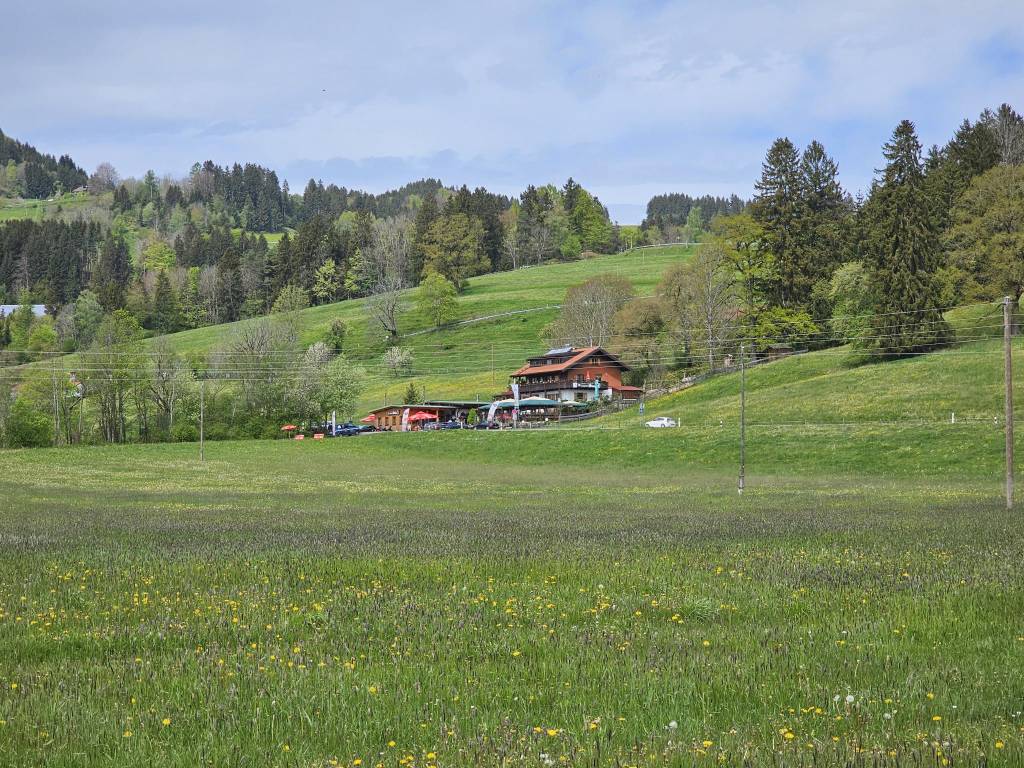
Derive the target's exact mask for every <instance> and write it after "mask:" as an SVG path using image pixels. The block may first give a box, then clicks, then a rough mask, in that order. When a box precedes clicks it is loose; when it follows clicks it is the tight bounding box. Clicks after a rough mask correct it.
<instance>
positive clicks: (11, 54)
mask: <svg viewBox="0 0 1024 768" xmlns="http://www.w3.org/2000/svg"><path fill="white" fill-rule="evenodd" d="M3 20H4V27H5V33H4V45H3V46H0V70H2V71H4V72H7V73H8V76H7V77H4V78H2V79H0V129H2V130H3V131H4V132H5V133H7V134H8V135H11V136H14V137H16V138H19V139H22V140H24V141H28V142H29V143H32V144H34V145H35V146H37V147H38V148H39V149H41V150H43V151H46V152H50V153H53V154H63V153H65V152H66V153H69V154H71V156H72V157H73V158H74V159H75V160H76V162H78V163H79V164H80V165H82V166H84V167H85V168H86V169H87V170H90V171H91V170H92V169H93V168H95V166H96V165H97V164H98V163H100V162H103V161H107V162H111V163H113V164H114V166H115V167H116V168H117V169H118V171H119V172H120V173H121V175H122V176H133V175H134V176H140V175H141V174H143V173H144V172H145V171H146V170H147V169H153V170H155V171H156V172H157V173H158V174H160V175H163V174H171V175H175V176H182V175H184V174H186V173H187V172H188V169H189V168H190V167H191V165H192V164H193V163H194V162H196V161H202V160H206V159H212V160H214V161H215V162H217V163H218V164H226V163H227V164H230V163H234V162H242V163H245V162H256V163H260V164H262V165H265V166H268V167H271V168H273V169H275V170H276V171H277V172H278V174H279V176H281V177H282V178H284V179H287V180H288V182H289V184H290V185H291V188H292V190H293V191H301V190H302V188H303V187H304V186H305V183H306V181H307V180H308V179H309V178H310V177H315V178H318V179H322V180H323V181H324V182H325V183H329V182H334V183H336V184H339V185H343V186H346V187H349V188H359V189H365V190H368V191H371V192H381V191H384V190H386V189H389V188H394V187H396V186H400V185H401V184H403V183H405V182H408V181H413V180H415V179H419V178H423V177H428V176H432V177H437V178H440V179H441V180H442V181H444V183H445V184H448V185H461V184H467V185H469V186H470V187H471V188H472V187H475V186H486V187H487V188H488V189H490V190H492V191H496V192H502V193H505V194H510V195H518V194H519V193H520V192H521V191H522V190H523V189H524V188H525V187H526V185H527V184H531V183H532V184H538V185H539V184H545V183H556V184H559V185H561V184H562V183H564V181H565V179H566V178H568V177H569V176H572V177H573V178H575V179H576V180H577V181H578V182H580V183H581V184H583V185H584V186H585V187H587V188H588V189H590V190H592V191H594V192H595V193H596V194H597V195H598V196H599V197H600V198H601V200H602V202H604V203H605V205H607V206H608V208H609V210H610V212H611V215H612V218H613V219H615V220H617V221H618V222H620V223H623V224H629V223H639V221H640V220H641V219H642V218H643V213H644V208H645V206H646V203H647V200H648V199H649V198H650V197H651V196H652V195H654V194H659V193H664V192H686V193H689V194H692V195H700V194H716V195H728V194H732V193H735V194H738V195H741V196H744V197H748V196H750V195H751V194H752V193H753V186H754V182H755V181H756V179H757V177H758V175H759V174H760V168H761V162H762V160H763V158H764V154H765V152H766V150H767V148H768V146H769V145H770V144H771V142H772V141H773V140H774V139H775V138H777V137H779V136H788V137H789V138H790V139H792V140H793V141H794V142H795V143H796V144H797V145H798V146H804V145H806V144H807V143H808V142H810V141H811V140H812V139H818V140H819V141H821V142H822V143H823V144H824V145H825V147H826V150H827V151H828V152H829V153H830V154H831V155H832V156H833V157H834V158H835V159H836V160H837V162H838V164H839V169H840V175H841V179H842V182H843V184H844V186H845V187H846V188H847V189H848V190H850V191H851V192H853V193H856V192H857V191H858V190H866V189H867V188H868V186H869V185H870V182H871V178H872V176H873V174H874V171H875V169H876V168H879V167H880V166H881V164H882V158H881V145H882V144H883V143H884V142H885V141H886V139H887V138H888V137H889V135H890V134H891V132H892V129H893V127H894V126H895V125H896V123H898V122H899V121H900V120H902V119H904V118H909V119H911V120H913V121H914V122H915V123H916V124H917V126H918V131H919V135H920V136H921V139H922V143H923V144H924V145H925V146H926V147H927V146H930V145H931V144H933V143H939V144H942V143H945V141H947V140H948V138H949V137H950V136H951V135H952V133H953V131H954V130H955V129H956V127H957V125H958V124H959V123H960V122H961V121H962V120H963V119H964V118H966V117H969V118H971V119H975V118H976V117H977V116H978V114H979V113H980V112H981V110H982V109H984V108H985V107H993V108H994V107H997V106H998V105H999V104H1001V103H1003V102H1009V103H1010V104H1012V105H1014V106H1015V107H1016V108H1017V110H1018V111H1024V2H1019V1H1015V0H1002V1H1001V2H995V1H993V0H972V2H970V3H966V2H962V1H961V0H957V1H956V2H952V1H944V2H937V1H936V2H912V1H911V0H905V1H904V0H900V2H891V0H886V1H876V0H863V1H861V2H856V3H850V2H848V1H844V2H830V1H829V0H818V1H817V2H743V0H734V1H733V2H728V3H722V2H701V3H689V2H655V1H653V0H636V1H635V2H601V1H600V0H598V1H597V2H582V1H581V2H575V3H572V2H564V1H562V2H533V1H531V0H520V1H519V2H513V3H507V2H506V3H495V2H490V1H488V0H477V2H461V3H453V2H445V1H444V0H434V1H432V2H429V3H424V2H404V0H395V1H393V2H388V3H383V2H361V3H351V2H339V1H336V0H335V1H332V0H316V1H313V2H299V1H294V2H288V1H281V0H279V1H278V2H264V0H244V1H243V0H214V1H213V2H211V1H210V0H204V1H203V2H198V1H197V0H176V2H174V3H169V2H157V3H140V2H138V1H137V0H132V1H131V2H128V1H127V0H123V1H122V0H88V2H82V0H46V1H45V2H40V3H14V4H11V6H10V7H8V8H5V9H4V12H3ZM11 73H13V75H12V74H11Z"/></svg>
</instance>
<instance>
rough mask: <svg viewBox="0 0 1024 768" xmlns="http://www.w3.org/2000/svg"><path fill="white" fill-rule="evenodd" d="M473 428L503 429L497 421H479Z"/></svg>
mask: <svg viewBox="0 0 1024 768" xmlns="http://www.w3.org/2000/svg"><path fill="white" fill-rule="evenodd" d="M473 429H501V425H500V424H499V423H498V422H496V421H478V422H477V423H476V426H475V427H473Z"/></svg>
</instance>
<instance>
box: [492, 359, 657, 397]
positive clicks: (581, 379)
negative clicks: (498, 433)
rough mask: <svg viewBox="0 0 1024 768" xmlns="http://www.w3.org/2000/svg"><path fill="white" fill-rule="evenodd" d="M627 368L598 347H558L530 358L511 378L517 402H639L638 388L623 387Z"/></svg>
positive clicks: (641, 392) (639, 392)
mask: <svg viewBox="0 0 1024 768" xmlns="http://www.w3.org/2000/svg"><path fill="white" fill-rule="evenodd" d="M629 370H630V368H629V366H628V365H626V364H625V363H624V362H622V361H621V360H620V359H619V358H618V357H616V356H615V355H613V354H611V353H610V352H608V351H607V350H605V349H603V348H601V347H582V348H577V347H559V348H558V349H550V350H548V351H547V352H546V353H544V354H543V355H538V356H537V357H531V358H529V360H527V362H526V365H524V366H523V367H522V368H520V369H519V370H517V371H516V372H515V373H513V374H512V383H513V384H518V385H519V397H520V399H526V398H529V397H543V398H548V399H550V400H560V401H565V400H569V401H572V402H576V403H585V402H589V401H591V400H596V399H598V398H601V399H604V400H624V401H626V402H632V401H635V400H639V399H640V397H641V396H642V395H643V393H644V391H643V389H642V388H641V387H634V386H631V385H628V384H624V383H623V381H622V377H623V374H624V373H626V372H627V371H629Z"/></svg>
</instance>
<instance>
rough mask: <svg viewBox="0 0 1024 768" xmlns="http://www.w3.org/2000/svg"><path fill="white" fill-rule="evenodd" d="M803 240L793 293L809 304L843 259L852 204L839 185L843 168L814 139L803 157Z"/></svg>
mask: <svg viewBox="0 0 1024 768" xmlns="http://www.w3.org/2000/svg"><path fill="white" fill-rule="evenodd" d="M800 184H801V193H800V215H799V219H798V228H797V233H796V237H797V239H798V240H799V247H798V255H797V258H796V270H795V272H794V274H793V293H794V296H795V298H796V300H797V302H798V303H799V304H801V305H806V304H807V303H808V302H809V301H810V298H811V294H812V292H813V291H814V286H815V284H816V283H818V282H819V281H824V280H828V279H830V278H831V277H832V273H833V272H834V271H835V269H836V267H838V266H839V264H840V263H841V262H842V261H843V252H844V244H843V235H844V229H845V226H844V225H845V223H846V219H847V218H848V217H849V213H850V207H851V206H850V204H849V203H848V202H847V200H846V197H845V195H844V193H843V188H842V187H841V186H840V184H839V168H838V167H837V166H836V163H835V161H834V160H833V159H832V158H831V157H829V156H828V154H826V152H825V147H823V146H822V145H821V143H820V142H817V141H812V142H811V143H810V144H809V145H807V149H805V150H804V153H803V156H802V157H801V159H800Z"/></svg>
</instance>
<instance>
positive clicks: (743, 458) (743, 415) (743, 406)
mask: <svg viewBox="0 0 1024 768" xmlns="http://www.w3.org/2000/svg"><path fill="white" fill-rule="evenodd" d="M744 351H745V348H744V345H743V343H742V342H741V343H740V479H739V485H738V486H737V491H739V494H740V496H742V495H743V486H744V484H745V481H746V477H745V475H746V469H747V368H746V366H745V365H744V361H743V356H744Z"/></svg>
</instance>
